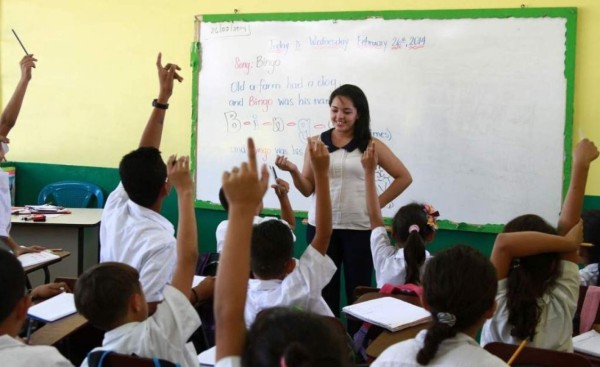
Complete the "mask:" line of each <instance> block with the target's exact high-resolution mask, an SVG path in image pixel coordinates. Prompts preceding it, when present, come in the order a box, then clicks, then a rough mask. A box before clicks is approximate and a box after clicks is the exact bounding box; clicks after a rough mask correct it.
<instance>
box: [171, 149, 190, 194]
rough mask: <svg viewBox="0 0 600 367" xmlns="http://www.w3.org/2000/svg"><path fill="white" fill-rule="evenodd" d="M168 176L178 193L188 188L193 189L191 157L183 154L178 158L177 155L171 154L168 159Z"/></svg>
mask: <svg viewBox="0 0 600 367" xmlns="http://www.w3.org/2000/svg"><path fill="white" fill-rule="evenodd" d="M167 178H168V180H169V182H170V183H171V185H173V187H175V190H176V191H177V193H178V194H181V193H182V192H183V191H186V190H193V185H194V184H193V181H192V176H191V174H190V157H188V156H181V157H179V159H177V158H176V156H175V155H172V156H170V157H169V160H168V161H167Z"/></svg>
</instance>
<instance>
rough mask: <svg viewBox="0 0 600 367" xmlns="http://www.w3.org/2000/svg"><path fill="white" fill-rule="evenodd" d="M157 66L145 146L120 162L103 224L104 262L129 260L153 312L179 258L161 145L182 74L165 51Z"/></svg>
mask: <svg viewBox="0 0 600 367" xmlns="http://www.w3.org/2000/svg"><path fill="white" fill-rule="evenodd" d="M156 67H157V70H158V77H159V82H160V83H159V84H160V90H159V94H158V99H156V100H154V103H153V106H154V107H153V109H152V113H151V115H150V118H149V119H148V122H147V124H146V128H145V129H144V132H143V133H142V137H141V139H140V144H139V148H138V149H136V150H134V151H132V152H131V153H129V154H127V155H125V156H124V157H123V159H122V160H121V163H120V164H119V176H120V177H121V183H120V184H119V186H118V187H117V188H116V189H115V191H113V192H112V193H111V194H110V195H109V197H108V199H107V201H106V206H105V207H104V211H103V212H102V223H101V225H100V242H101V243H102V246H101V248H100V262H107V261H116V262H121V263H125V264H128V265H130V266H132V267H133V268H135V269H136V270H137V271H138V272H139V274H140V283H141V284H142V288H143V289H144V294H145V297H146V301H147V302H148V303H149V307H150V308H149V310H150V313H152V312H154V310H155V309H156V304H157V303H158V302H160V301H162V299H163V289H164V287H165V285H166V284H167V283H169V282H170V281H171V276H172V274H173V267H174V266H175V261H176V248H175V247H176V239H175V237H174V228H173V225H172V224H171V223H170V222H169V221H168V220H167V219H166V218H164V217H163V216H162V215H161V214H160V209H161V206H162V203H163V200H164V199H165V197H167V195H168V194H169V191H170V189H171V184H172V182H171V181H170V180H168V179H167V167H166V165H165V163H164V162H163V160H162V158H161V156H160V151H159V150H158V148H159V147H160V141H161V137H162V130H163V122H164V118H165V112H166V109H167V107H168V104H167V102H168V101H169V98H170V97H171V94H172V92H173V82H174V79H177V80H179V81H181V80H182V78H181V77H180V76H179V75H178V74H177V73H176V70H179V67H178V66H177V65H175V64H167V65H166V66H165V67H163V65H162V62H161V54H159V55H158V59H157V61H156ZM213 282H214V280H213V279H212V278H207V280H205V281H204V282H202V283H201V285H199V286H197V288H196V289H195V290H194V291H192V290H189V289H188V290H187V292H186V295H187V297H188V298H189V299H190V300H192V301H193V300H194V299H195V298H196V296H195V294H194V292H195V293H202V292H204V290H203V289H201V288H211V289H210V290H208V291H209V292H212V284H213Z"/></svg>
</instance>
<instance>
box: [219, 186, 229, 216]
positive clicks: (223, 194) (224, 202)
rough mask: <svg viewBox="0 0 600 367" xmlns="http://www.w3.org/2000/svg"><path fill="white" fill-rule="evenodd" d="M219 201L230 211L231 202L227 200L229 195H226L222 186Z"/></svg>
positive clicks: (226, 210)
mask: <svg viewBox="0 0 600 367" xmlns="http://www.w3.org/2000/svg"><path fill="white" fill-rule="evenodd" d="M219 201H220V202H221V206H222V207H223V209H225V212H226V213H227V212H229V202H228V201H227V197H226V196H225V191H223V188H222V187H221V188H220V189H219Z"/></svg>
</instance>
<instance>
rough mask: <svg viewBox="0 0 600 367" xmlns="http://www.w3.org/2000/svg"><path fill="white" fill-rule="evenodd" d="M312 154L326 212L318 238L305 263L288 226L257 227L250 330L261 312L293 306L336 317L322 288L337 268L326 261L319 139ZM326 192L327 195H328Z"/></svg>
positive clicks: (324, 166) (323, 153)
mask: <svg viewBox="0 0 600 367" xmlns="http://www.w3.org/2000/svg"><path fill="white" fill-rule="evenodd" d="M310 149H311V153H312V154H313V155H312V157H313V159H311V163H312V165H313V171H314V175H315V177H316V179H315V181H318V183H316V184H315V185H320V187H318V188H317V189H316V193H317V203H318V205H317V211H319V212H320V213H321V214H320V215H321V222H320V223H317V224H318V226H317V229H316V232H317V235H315V238H314V240H313V241H312V243H311V244H310V245H309V246H308V247H307V248H306V250H305V251H304V254H303V255H302V257H301V258H300V260H296V259H294V257H293V252H294V240H293V238H292V235H291V232H290V230H289V228H288V227H287V226H286V225H285V224H283V223H282V222H280V221H277V220H270V221H264V222H262V223H260V224H257V225H255V226H254V229H253V230H252V240H251V251H250V267H251V269H252V274H253V275H254V279H251V280H250V283H249V284H248V298H247V301H246V309H245V312H244V314H245V318H246V326H247V327H248V328H249V327H250V325H252V322H253V321H254V318H255V317H256V315H257V314H258V313H259V312H260V311H261V310H263V309H264V308H267V307H273V306H293V307H296V308H299V309H301V310H304V311H310V312H314V313H317V314H319V315H324V316H333V313H332V312H331V309H330V308H329V307H328V306H327V303H325V300H324V299H323V297H322V296H321V291H322V290H323V287H325V286H326V285H327V283H329V281H330V280H331V277H332V276H333V274H334V273H335V271H336V267H335V264H334V263H333V261H331V259H330V258H329V256H327V247H328V246H329V237H330V235H331V201H330V200H329V177H328V176H329V174H328V168H329V161H328V160H327V159H328V157H329V154H328V152H327V148H326V146H325V145H324V144H323V143H322V142H321V141H317V140H314V141H313V142H312V143H311V148H310ZM317 153H318V154H319V155H317ZM322 157H325V158H322ZM317 158H318V159H317ZM325 190H327V193H326V194H323V192H325ZM325 212H327V213H326V214H323V213H325Z"/></svg>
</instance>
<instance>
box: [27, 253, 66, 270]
mask: <svg viewBox="0 0 600 367" xmlns="http://www.w3.org/2000/svg"><path fill="white" fill-rule="evenodd" d="M58 258H60V256H58V255H56V254H53V253H52V252H49V251H42V252H34V253H28V254H23V255H19V257H17V259H19V261H20V262H21V266H23V267H24V268H26V267H28V266H32V265H38V264H43V263H46V262H48V261H51V260H56V259H58Z"/></svg>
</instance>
